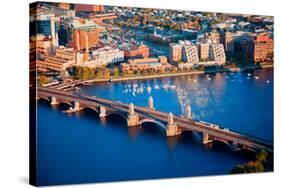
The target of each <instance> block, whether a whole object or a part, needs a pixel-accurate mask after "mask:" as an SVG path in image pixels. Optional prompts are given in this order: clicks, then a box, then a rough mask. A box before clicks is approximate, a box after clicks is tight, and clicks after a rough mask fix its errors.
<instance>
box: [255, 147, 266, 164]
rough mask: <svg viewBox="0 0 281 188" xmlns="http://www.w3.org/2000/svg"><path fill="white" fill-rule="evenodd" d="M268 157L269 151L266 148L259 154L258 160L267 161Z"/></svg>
mask: <svg viewBox="0 0 281 188" xmlns="http://www.w3.org/2000/svg"><path fill="white" fill-rule="evenodd" d="M267 157H268V153H267V152H266V151H265V150H261V151H260V152H259V154H258V155H257V160H258V161H259V162H261V163H263V164H264V163H265V162H266V160H267Z"/></svg>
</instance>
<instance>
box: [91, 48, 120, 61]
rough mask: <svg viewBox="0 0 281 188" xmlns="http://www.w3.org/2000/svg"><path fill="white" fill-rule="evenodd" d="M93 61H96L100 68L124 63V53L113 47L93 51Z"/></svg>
mask: <svg viewBox="0 0 281 188" xmlns="http://www.w3.org/2000/svg"><path fill="white" fill-rule="evenodd" d="M91 59H93V60H96V62H97V65H98V66H102V65H108V64H115V63H119V62H122V61H124V52H123V51H122V50H119V49H115V48H111V47H104V48H99V49H97V50H94V51H92V54H91Z"/></svg>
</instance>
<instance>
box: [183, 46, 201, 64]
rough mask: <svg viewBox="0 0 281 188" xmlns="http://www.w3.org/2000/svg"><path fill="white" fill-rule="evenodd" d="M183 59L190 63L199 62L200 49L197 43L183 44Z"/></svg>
mask: <svg viewBox="0 0 281 188" xmlns="http://www.w3.org/2000/svg"><path fill="white" fill-rule="evenodd" d="M182 50H183V51H182V60H183V61H184V62H186V63H188V64H192V65H193V64H197V63H199V57H198V50H197V47H196V45H194V44H190V45H185V46H183V49H182Z"/></svg>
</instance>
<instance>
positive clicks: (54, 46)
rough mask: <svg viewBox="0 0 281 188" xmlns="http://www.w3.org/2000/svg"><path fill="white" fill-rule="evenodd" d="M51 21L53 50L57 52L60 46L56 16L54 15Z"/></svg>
mask: <svg viewBox="0 0 281 188" xmlns="http://www.w3.org/2000/svg"><path fill="white" fill-rule="evenodd" d="M50 22H51V37H52V51H53V52H55V50H56V48H57V46H58V35H57V34H56V27H55V17H54V16H52V17H51V19H50Z"/></svg>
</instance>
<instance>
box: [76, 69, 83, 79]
mask: <svg viewBox="0 0 281 188" xmlns="http://www.w3.org/2000/svg"><path fill="white" fill-rule="evenodd" d="M75 78H77V79H81V78H82V67H80V66H78V67H76V70H75Z"/></svg>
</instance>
